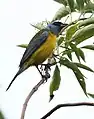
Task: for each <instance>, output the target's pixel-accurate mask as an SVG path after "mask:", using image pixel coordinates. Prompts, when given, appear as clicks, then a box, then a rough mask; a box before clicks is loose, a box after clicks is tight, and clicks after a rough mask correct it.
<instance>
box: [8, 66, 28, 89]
mask: <svg viewBox="0 0 94 119" xmlns="http://www.w3.org/2000/svg"><path fill="white" fill-rule="evenodd" d="M26 69H27V68H26V67H22V68H20V69H19V70H18V72H17V73H16V75H15V76H14V78H13V79H12V81H11V82H10V84H9V86H8V87H7V89H6V91H7V90H8V89H9V88H10V86H11V85H12V83H13V82H14V80H15V79H16V78H17V76H18V75H20V74H21V73H22V72H23V71H24V70H26Z"/></svg>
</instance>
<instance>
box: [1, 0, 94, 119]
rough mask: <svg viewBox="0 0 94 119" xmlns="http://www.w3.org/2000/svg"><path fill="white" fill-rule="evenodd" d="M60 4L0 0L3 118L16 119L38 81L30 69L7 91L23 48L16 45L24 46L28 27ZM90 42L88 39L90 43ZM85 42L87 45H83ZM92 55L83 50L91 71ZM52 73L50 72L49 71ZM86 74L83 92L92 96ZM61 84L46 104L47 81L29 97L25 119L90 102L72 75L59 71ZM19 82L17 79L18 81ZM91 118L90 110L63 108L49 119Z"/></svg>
mask: <svg viewBox="0 0 94 119" xmlns="http://www.w3.org/2000/svg"><path fill="white" fill-rule="evenodd" d="M60 7H61V5H60V4H58V3H56V2H54V1H53V0H45V1H44V0H39V1H38V0H0V32H1V33H0V43H1V44H0V72H1V73H0V108H1V109H2V111H3V112H4V114H5V116H6V118H5V119H20V116H21V110H22V106H23V103H24V101H25V98H26V97H27V95H28V93H29V92H30V91H31V89H32V88H33V87H34V86H35V85H36V84H37V83H38V82H39V81H40V80H41V77H40V75H39V73H38V71H37V70H36V68H35V67H30V68H29V69H28V70H26V71H25V72H24V73H22V74H21V75H20V76H18V77H17V80H15V82H14V83H13V85H12V86H11V88H10V90H9V91H8V92H5V90H6V88H7V86H8V84H9V83H10V81H11V80H12V78H13V77H14V75H15V74H16V72H17V70H18V66H19V63H20V59H21V57H22V55H23V53H24V49H21V48H18V47H17V45H18V44H22V43H28V42H29V41H30V39H31V38H32V37H33V36H34V34H35V30H34V28H33V27H32V26H31V25H30V23H32V24H34V23H37V22H40V21H44V20H46V19H47V20H49V21H50V20H52V18H53V16H54V14H55V12H56V11H57V9H59V8H60ZM91 42H92V40H91ZM87 43H89V42H87ZM93 54H94V52H92V51H91V52H89V51H88V50H86V52H85V56H86V61H87V65H88V66H90V67H91V68H92V69H94V60H93ZM52 72H53V70H52ZM83 72H84V74H85V75H86V77H87V79H86V83H87V91H88V92H90V93H94V74H93V73H90V72H87V71H83ZM61 77H62V80H61V84H60V88H59V90H58V91H57V92H55V97H54V99H53V100H52V101H51V102H50V103H49V84H50V81H51V79H49V81H48V82H47V83H45V84H44V85H42V86H41V87H40V88H39V90H38V91H37V92H36V93H35V94H34V95H33V96H32V98H31V99H30V101H29V103H28V107H27V110H26V115H25V119H31V118H34V119H39V118H41V117H42V116H43V115H45V114H46V113H47V112H48V111H49V110H50V109H52V108H53V107H54V106H56V105H57V104H61V103H73V102H83V101H88V102H94V99H92V98H87V97H86V96H85V95H84V93H83V91H82V89H81V88H80V86H79V84H78V82H77V80H76V78H75V76H74V74H73V73H72V71H70V70H69V69H67V68H65V67H62V68H61ZM18 79H19V80H18ZM58 118H59V119H62V118H66V119H70V118H72V119H75V118H76V119H81V118H85V119H93V118H94V107H85V106H84V107H69V108H68V107H67V108H61V109H59V110H58V111H56V112H55V113H53V114H52V115H51V116H50V117H49V119H58Z"/></svg>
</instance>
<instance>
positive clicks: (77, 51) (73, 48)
mask: <svg viewBox="0 0 94 119" xmlns="http://www.w3.org/2000/svg"><path fill="white" fill-rule="evenodd" d="M70 47H71V48H72V50H73V51H74V52H75V55H76V57H77V58H78V60H79V62H80V54H79V48H77V47H76V45H75V44H73V43H70Z"/></svg>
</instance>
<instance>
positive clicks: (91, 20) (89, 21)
mask: <svg viewBox="0 0 94 119" xmlns="http://www.w3.org/2000/svg"><path fill="white" fill-rule="evenodd" d="M90 24H94V17H91V18H88V19H85V20H83V21H81V22H80V23H79V27H81V26H87V25H90Z"/></svg>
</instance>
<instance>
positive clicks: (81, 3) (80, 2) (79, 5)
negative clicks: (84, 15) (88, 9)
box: [76, 0, 84, 11]
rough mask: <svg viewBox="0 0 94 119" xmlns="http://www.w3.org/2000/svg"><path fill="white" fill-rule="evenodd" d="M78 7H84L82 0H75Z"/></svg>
mask: <svg viewBox="0 0 94 119" xmlns="http://www.w3.org/2000/svg"><path fill="white" fill-rule="evenodd" d="M76 2H77V6H78V9H79V10H80V11H82V10H83V9H84V0H76Z"/></svg>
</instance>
